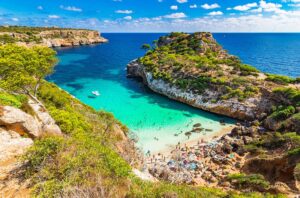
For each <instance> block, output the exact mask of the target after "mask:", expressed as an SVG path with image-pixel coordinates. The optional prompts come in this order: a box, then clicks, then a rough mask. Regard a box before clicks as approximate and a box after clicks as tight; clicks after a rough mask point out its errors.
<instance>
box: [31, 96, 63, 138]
mask: <svg viewBox="0 0 300 198" xmlns="http://www.w3.org/2000/svg"><path fill="white" fill-rule="evenodd" d="M28 105H29V106H30V108H31V109H32V110H33V111H34V114H35V117H36V118H37V119H38V120H39V123H40V126H41V131H42V132H43V133H46V134H54V135H61V134H62V132H61V130H60V128H59V126H58V125H57V124H56V123H55V120H54V119H53V118H52V117H51V116H50V114H49V113H48V111H47V110H46V108H45V107H44V106H43V105H42V104H41V103H40V102H36V101H34V100H31V99H30V100H29V101H28Z"/></svg>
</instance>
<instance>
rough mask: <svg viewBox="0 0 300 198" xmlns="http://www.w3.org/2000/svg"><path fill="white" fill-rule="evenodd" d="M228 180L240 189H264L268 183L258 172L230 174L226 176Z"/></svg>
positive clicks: (267, 186)
mask: <svg viewBox="0 0 300 198" xmlns="http://www.w3.org/2000/svg"><path fill="white" fill-rule="evenodd" d="M228 180H229V181H230V182H231V183H232V184H233V185H235V186H237V187H238V188H240V189H245V188H248V189H252V190H260V191H265V190H267V189H268V188H269V186H270V183H269V182H268V181H266V180H265V179H264V177H263V176H262V175H259V174H251V175H245V174H232V175H229V176H228Z"/></svg>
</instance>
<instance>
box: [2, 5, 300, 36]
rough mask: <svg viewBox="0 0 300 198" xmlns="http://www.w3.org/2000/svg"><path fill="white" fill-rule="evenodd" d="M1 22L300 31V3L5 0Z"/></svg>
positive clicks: (165, 29) (145, 29)
mask: <svg viewBox="0 0 300 198" xmlns="http://www.w3.org/2000/svg"><path fill="white" fill-rule="evenodd" d="M0 23H1V25H31V26H60V27H78V28H90V29H96V30H99V31H101V32H170V31H186V32H194V31H212V32H300V0H272V1H271V0H269V1H264V0H22V1H21V0H0Z"/></svg>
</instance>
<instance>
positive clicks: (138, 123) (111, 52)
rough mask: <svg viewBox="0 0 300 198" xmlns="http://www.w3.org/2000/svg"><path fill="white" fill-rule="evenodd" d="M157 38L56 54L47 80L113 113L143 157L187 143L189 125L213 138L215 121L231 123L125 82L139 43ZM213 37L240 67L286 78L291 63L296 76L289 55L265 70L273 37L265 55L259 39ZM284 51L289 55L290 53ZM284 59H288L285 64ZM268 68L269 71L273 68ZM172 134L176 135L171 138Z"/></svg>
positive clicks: (118, 40) (113, 39) (131, 37)
mask: <svg viewBox="0 0 300 198" xmlns="http://www.w3.org/2000/svg"><path fill="white" fill-rule="evenodd" d="M160 35H161V34H104V36H105V37H106V38H108V39H109V41H110V42H109V43H107V44H101V45H94V46H83V47H74V48H62V49H57V52H58V56H59V59H60V63H59V65H58V66H57V68H56V72H55V74H53V75H52V76H51V77H50V78H49V79H50V80H51V81H54V82H55V83H56V84H58V85H59V86H60V87H61V88H63V89H65V90H66V91H68V92H70V93H71V94H72V95H74V96H75V97H77V98H78V99H80V100H81V101H82V102H84V103H86V104H88V105H90V106H92V107H94V108H95V109H97V110H105V111H109V112H112V113H113V114H114V115H115V117H116V118H118V119H119V120H120V121H121V122H122V123H124V124H126V125H127V126H128V127H129V128H130V130H131V131H133V132H134V133H135V134H136V135H137V136H138V138H139V142H138V145H139V146H141V147H142V148H143V149H144V151H148V150H150V151H152V152H155V151H159V150H161V149H164V148H167V147H168V145H170V144H173V145H174V144H176V143H177V142H179V141H180V142H182V141H186V140H187V137H186V136H185V134H184V132H187V131H189V130H191V129H192V126H193V124H196V123H201V124H202V126H203V127H204V128H207V129H212V130H213V132H207V134H206V135H212V134H214V133H216V132H218V131H220V130H221V129H222V128H223V126H221V125H220V124H219V120H220V119H225V120H226V121H227V122H228V123H233V122H234V121H233V120H231V119H228V118H224V117H222V116H217V115H215V114H211V113H207V112H204V111H201V110H198V109H195V108H192V107H190V106H187V105H185V104H182V103H178V102H175V101H172V100H170V99H168V98H166V97H164V96H161V95H158V94H155V93H153V92H151V91H150V90H149V89H148V88H147V87H145V86H144V85H143V84H142V83H141V82H138V81H136V80H134V79H127V78H126V71H125V67H126V64H127V63H128V62H129V61H130V60H132V59H134V58H137V57H140V56H142V55H143V54H144V53H145V52H144V51H143V50H141V49H140V46H141V45H142V44H144V43H151V42H152V41H153V40H155V39H157V38H158V37H159V36H160ZM215 37H216V38H217V40H218V41H219V42H220V43H221V44H222V45H223V46H224V47H225V48H226V49H228V50H229V51H230V52H231V53H233V54H236V55H239V56H241V57H242V59H243V60H244V61H245V62H247V63H250V64H253V65H254V66H256V65H260V64H259V63H264V64H262V65H265V67H264V66H260V69H262V70H265V71H268V72H271V73H283V74H285V73H284V72H287V74H288V73H291V72H290V68H291V67H292V66H289V67H287V65H288V64H289V63H290V62H292V63H295V64H294V65H295V66H294V67H292V70H293V72H292V74H293V75H298V74H299V69H297V68H299V67H298V66H299V64H297V63H298V62H297V61H298V59H297V58H298V56H296V57H294V58H291V57H293V56H292V55H291V54H293V53H288V54H289V55H287V54H286V53H285V54H280V53H278V54H277V56H276V57H274V58H273V62H272V61H271V63H268V64H266V61H265V59H263V58H262V57H266V59H268V55H272V56H274V54H276V52H277V51H278V49H277V48H275V47H274V45H275V46H277V44H278V42H277V40H276V36H275V38H273V37H274V36H272V35H271V38H269V37H268V36H267V38H269V40H274V42H273V44H272V42H271V44H270V43H269V44H268V45H267V44H266V45H265V46H266V47H267V49H266V47H263V46H261V45H259V43H260V42H261V41H262V40H263V38H261V37H262V36H261V35H258V36H255V35H252V34H251V35H248V36H247V35H244V34H242V35H240V34H217V35H215ZM275 41H276V42H275ZM299 41H300V39H299ZM242 43H249V46H251V47H250V48H245V45H242ZM282 45H288V44H287V43H284V44H282ZM239 48H240V49H241V50H239ZM272 49H273V51H272ZM288 49H290V50H291V51H293V49H294V48H293V47H290V48H288ZM288 49H285V50H284V51H285V52H286V51H287V50H288ZM268 51H269V52H268ZM256 53H259V54H258V55H257V57H259V58H258V59H255V58H253V57H256ZM284 57H290V58H289V59H288V60H285V59H283V58H284ZM269 59H271V57H270V58H269ZM260 60H264V61H260ZM280 61H281V62H280ZM278 62H279V63H280V64H279V63H278ZM273 63H274V66H272V64H273ZM270 64H271V65H270ZM278 65H286V66H285V68H286V70H282V69H281V70H279V69H278V67H279V68H280V66H278ZM281 67H283V66H281ZM272 68H273V69H272ZM272 71H274V72H272ZM277 71H278V72H277ZM94 90H98V91H99V92H100V94H101V95H100V96H99V97H96V98H92V97H91V96H92V94H91V92H92V91H94ZM175 134H178V135H177V136H175ZM201 135H203V134H199V133H193V134H192V136H191V137H190V139H197V138H199V137H201Z"/></svg>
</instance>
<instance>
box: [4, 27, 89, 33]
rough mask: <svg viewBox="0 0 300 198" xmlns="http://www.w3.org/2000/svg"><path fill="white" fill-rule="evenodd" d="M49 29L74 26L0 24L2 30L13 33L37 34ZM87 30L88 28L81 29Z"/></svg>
mask: <svg viewBox="0 0 300 198" xmlns="http://www.w3.org/2000/svg"><path fill="white" fill-rule="evenodd" d="M47 30H72V28H60V27H29V26H0V32H12V33H14V32H15V33H26V34H37V33H40V32H42V31H47ZM80 30H86V29H80Z"/></svg>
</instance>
